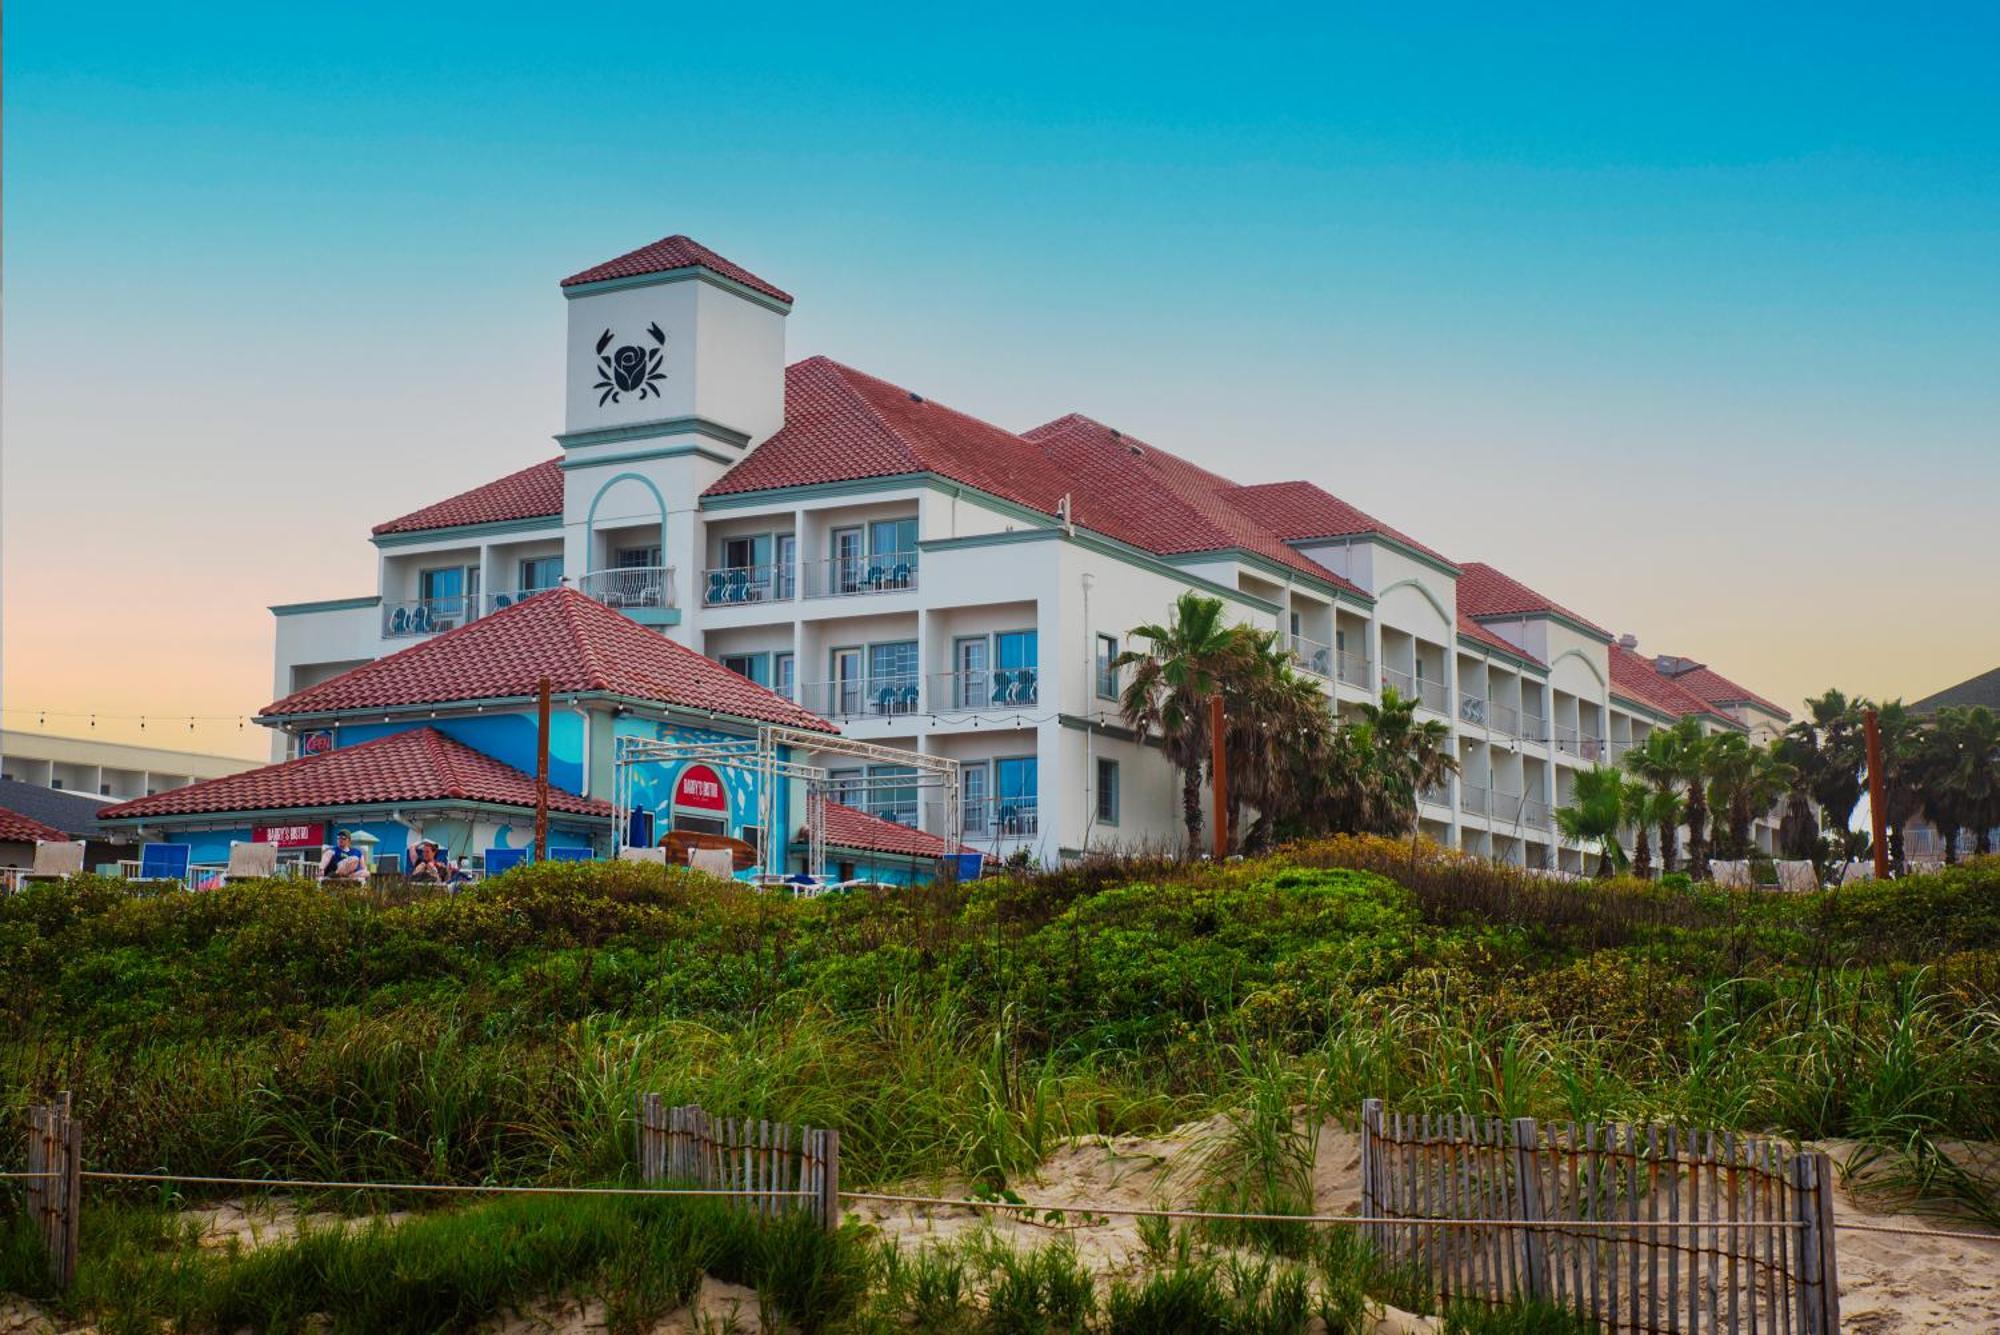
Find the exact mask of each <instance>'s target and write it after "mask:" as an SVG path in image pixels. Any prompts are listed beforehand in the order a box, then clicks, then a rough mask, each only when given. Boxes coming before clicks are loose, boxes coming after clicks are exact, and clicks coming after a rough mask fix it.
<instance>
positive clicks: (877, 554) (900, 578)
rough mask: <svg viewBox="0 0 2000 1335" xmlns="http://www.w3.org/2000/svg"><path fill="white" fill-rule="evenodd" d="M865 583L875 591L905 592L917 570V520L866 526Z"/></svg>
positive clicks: (884, 520) (883, 521)
mask: <svg viewBox="0 0 2000 1335" xmlns="http://www.w3.org/2000/svg"><path fill="white" fill-rule="evenodd" d="M868 567H869V568H868V575H867V577H868V580H869V582H870V584H871V585H872V586H873V587H875V588H878V589H907V588H909V587H910V581H911V578H912V576H913V575H914V574H915V573H916V569H917V521H916V520H915V519H878V520H876V521H875V522H874V523H872V524H870V525H869V526H868Z"/></svg>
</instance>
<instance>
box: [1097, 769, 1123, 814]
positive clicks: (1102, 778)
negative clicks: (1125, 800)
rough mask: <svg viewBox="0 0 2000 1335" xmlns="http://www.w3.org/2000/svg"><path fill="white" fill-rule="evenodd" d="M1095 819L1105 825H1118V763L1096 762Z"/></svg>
mask: <svg viewBox="0 0 2000 1335" xmlns="http://www.w3.org/2000/svg"><path fill="white" fill-rule="evenodd" d="M1097 819H1098V821H1099V822H1100V823H1102V824H1105V825H1116V824H1117V823H1118V762H1117V761H1115V760H1105V759H1103V758H1102V757H1099V758H1098V761H1097Z"/></svg>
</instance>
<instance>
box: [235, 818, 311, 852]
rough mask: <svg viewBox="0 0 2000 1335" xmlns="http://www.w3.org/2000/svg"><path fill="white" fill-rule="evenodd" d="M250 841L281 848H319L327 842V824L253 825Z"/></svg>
mask: <svg viewBox="0 0 2000 1335" xmlns="http://www.w3.org/2000/svg"><path fill="white" fill-rule="evenodd" d="M250 842H251V843H253V844H276V845H277V846H278V847H279V848H318V847H319V846H320V845H321V844H323V843H325V842H326V826H325V825H324V824H323V823H320V822H317V821H315V822H314V823H313V824H311V825H257V826H253V827H251V830H250Z"/></svg>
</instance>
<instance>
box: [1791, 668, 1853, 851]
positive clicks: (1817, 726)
mask: <svg viewBox="0 0 2000 1335" xmlns="http://www.w3.org/2000/svg"><path fill="white" fill-rule="evenodd" d="M1785 736H1786V738H1787V739H1788V740H1789V741H1790V742H1791V743H1792V744H1793V745H1792V747H1791V748H1790V749H1789V750H1788V754H1787V755H1786V757H1785V758H1786V759H1787V760H1789V761H1790V762H1791V763H1792V764H1794V765H1797V766H1798V767H1799V769H1800V780H1801V782H1802V783H1803V784H1804V787H1805V790H1806V791H1807V792H1808V793H1810V794H1811V796H1812V800H1813V801H1814V802H1815V803H1817V804H1818V805H1819V811H1820V818H1819V824H1820V826H1821V829H1822V832H1823V833H1825V834H1827V835H1829V836H1832V839H1833V841H1834V842H1837V843H1838V844H1839V845H1840V847H1839V848H1837V849H1835V850H1834V851H1835V852H1836V853H1837V854H1839V855H1842V856H1845V855H1846V853H1847V851H1848V845H1849V843H1850V842H1851V841H1850V840H1849V838H1848V835H1849V833H1850V829H1849V827H1850V822H1852V821H1853V819H1854V808H1855V806H1856V805H1857V804H1858V803H1859V802H1860V801H1861V771H1862V767H1863V765H1864V764H1865V763H1866V759H1867V746H1866V743H1865V741H1864V738H1863V733H1862V723H1861V702H1860V701H1858V700H1850V699H1848V697H1847V696H1846V695H1844V694H1842V693H1841V692H1840V691H1837V690H1836V691H1828V692H1827V693H1826V694H1824V695H1820V696H1815V697H1813V698H1812V699H1810V700H1807V701H1806V717H1804V718H1802V719H1800V720H1799V721H1798V722H1796V723H1794V724H1792V726H1791V727H1790V728H1788V729H1786V731H1785Z"/></svg>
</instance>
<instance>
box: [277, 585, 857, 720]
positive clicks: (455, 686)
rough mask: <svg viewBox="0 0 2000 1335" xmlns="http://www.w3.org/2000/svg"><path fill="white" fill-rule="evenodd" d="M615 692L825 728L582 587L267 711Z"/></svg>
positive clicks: (527, 603) (545, 596) (281, 713)
mask: <svg viewBox="0 0 2000 1335" xmlns="http://www.w3.org/2000/svg"><path fill="white" fill-rule="evenodd" d="M544 677H546V678H548V680H549V684H550V687H551V689H552V690H554V691H555V692H556V693H557V694H561V695H575V694H591V693H597V694H606V695H618V696H627V697H630V698H633V699H638V700H651V701H658V702H659V703H661V704H666V705H672V706H676V707H679V708H682V709H694V710H703V711H708V712H712V713H716V714H728V715H733V716H735V717H737V718H743V719H750V720H754V721H757V722H763V723H779V724H784V725H787V726H790V727H796V728H812V729H815V730H817V731H820V732H832V731H834V730H835V729H834V728H833V726H832V725H831V724H829V723H828V722H826V720H824V719H822V718H820V717H819V716H818V715H816V714H812V713H809V712H807V711H806V710H804V709H801V708H800V707H799V706H798V705H795V704H793V703H792V702H791V701H789V700H787V699H785V698H784V697H783V696H781V695H779V694H777V693H776V692H774V691H771V690H768V689H767V688H765V687H762V686H759V685H757V684H756V683H755V682H752V681H750V680H748V679H746V678H744V677H741V676H738V675H737V674H736V673H734V672H731V671H730V670H729V669H728V668H725V667H723V666H722V665H721V664H720V663H717V662H716V661H715V660H714V659H711V658H707V657H704V656H703V655H701V654H698V653H696V652H695V651H694V650H692V649H690V648H688V647H687V646H685V645H682V644H676V643H675V642H674V641H672V640H670V639H668V638H667V637H666V636H664V635H662V634H660V633H659V632H657V631H654V630H649V629H647V628H646V627H644V626H641V625H640V624H639V623H638V622H636V621H633V620H632V619H631V618H629V617H627V616H624V615H623V614H621V613H619V612H614V611H612V610H611V609H610V608H608V607H605V606H604V605H603V604H601V603H598V602H596V601H594V600H592V599H590V598H586V597H585V596H584V595H583V594H581V593H578V592H577V591H576V590H574V589H552V590H550V591H548V592H546V593H538V594H535V595H533V596H532V597H528V598H524V599H522V600H521V601H520V602H518V603H515V604H514V605H513V606H512V607H509V608H504V609H502V610H501V611H498V612H495V613H493V614H491V615H490V616H483V617H480V618H479V619H477V620H476V621H469V622H467V623H466V624H465V625H463V626H459V627H457V628H456V629H453V630H448V631H446V632H444V633H443V634H442V635H438V636H436V637H435V638H432V639H429V640H425V641H424V642H423V643H421V644H417V645H414V646H412V647H410V648H408V649H404V650H402V651H400V652H398V653H394V654H391V655H389V656H388V657H387V658H378V659H376V660H375V661H374V662H372V663H365V664H363V665H362V666H360V667H358V668H354V669H351V670H350V671H347V672H343V673H341V674H340V675H339V676H337V677H333V678H330V679H328V680H326V681H323V682H320V683H319V684H318V685H316V686H308V687H306V688H305V689H304V690H302V691H295V692H293V693H292V694H291V695H288V696H286V697H285V698H284V699H282V700H278V701H275V702H273V703H272V704H269V705H266V706H265V707H264V709H263V711H262V716H263V717H267V718H269V717H286V716H294V715H302V714H331V713H339V712H343V711H348V710H362V709H394V708H399V707H404V706H411V705H438V704H450V703H454V702H458V701H470V700H494V699H524V698H526V697H529V696H532V695H534V694H535V692H536V690H537V689H538V688H539V684H540V682H541V679H542V678H544Z"/></svg>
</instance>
